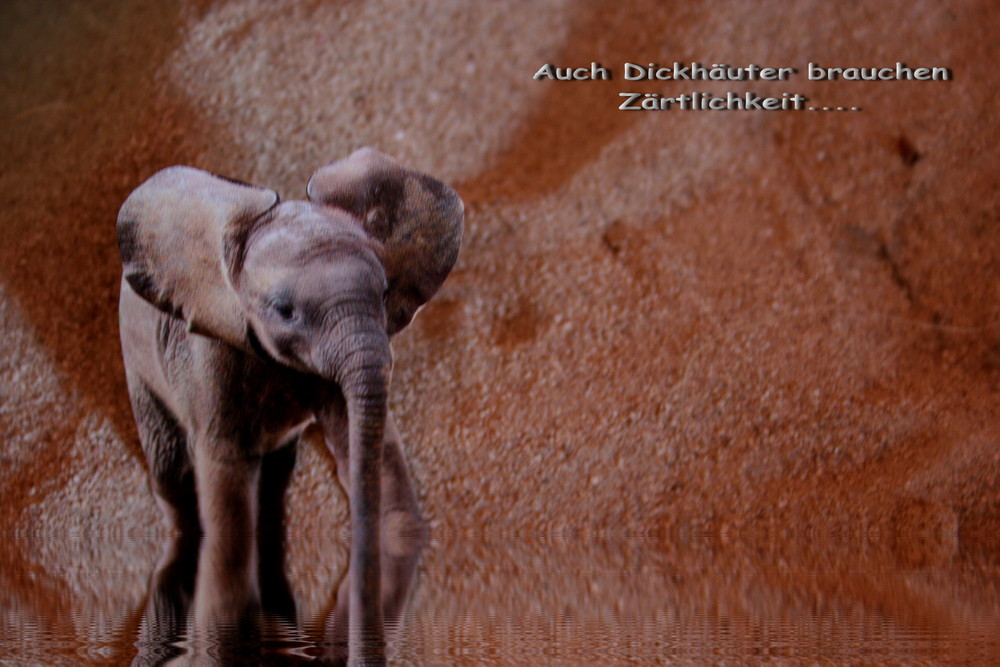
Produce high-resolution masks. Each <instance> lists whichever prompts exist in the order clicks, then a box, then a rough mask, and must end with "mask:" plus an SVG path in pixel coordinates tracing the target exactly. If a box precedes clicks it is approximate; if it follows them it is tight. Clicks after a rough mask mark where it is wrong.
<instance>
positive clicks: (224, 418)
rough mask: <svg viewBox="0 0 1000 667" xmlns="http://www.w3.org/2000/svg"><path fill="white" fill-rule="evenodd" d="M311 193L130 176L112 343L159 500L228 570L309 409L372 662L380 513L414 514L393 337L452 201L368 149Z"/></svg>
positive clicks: (453, 250) (436, 265) (385, 517)
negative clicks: (340, 507)
mask: <svg viewBox="0 0 1000 667" xmlns="http://www.w3.org/2000/svg"><path fill="white" fill-rule="evenodd" d="M307 194H308V197H309V201H288V202H281V203H279V198H278V195H277V194H276V193H275V192H272V191H271V190H266V189H264V188H260V187H255V186H251V185H247V184H244V183H239V182H236V181H232V180H228V179H225V178H220V177H218V176H213V175H211V174H208V173H206V172H203V171H199V170H197V169H192V168H190V167H170V168H167V169H164V170H163V171H160V172H158V173H157V174H155V175H153V176H152V177H151V178H150V179H149V180H147V181H146V182H145V183H143V184H142V185H141V186H139V188H138V189H136V190H135V191H134V192H133V193H132V194H131V195H130V196H129V197H128V199H127V200H126V201H125V203H124V205H123V206H122V209H121V212H120V213H119V215H118V243H119V247H120V250H121V255H122V262H123V265H124V275H123V280H122V285H121V301H120V321H121V338H122V349H123V353H124V358H125V369H126V375H127V380H128V389H129V395H130V397H131V401H132V408H133V412H134V414H135V419H136V423H137V425H138V429H139V437H140V440H141V442H142V447H143V450H144V451H145V454H146V457H147V461H148V466H149V472H150V476H151V486H152V489H153V492H154V494H155V496H156V498H157V501H158V502H159V504H160V505H161V507H162V508H163V510H164V512H165V514H166V516H167V518H168V521H169V522H171V523H172V525H173V526H174V527H176V528H177V529H179V530H181V531H184V532H188V533H190V532H192V531H197V530H201V531H202V532H203V533H204V538H203V544H202V559H204V558H206V557H208V556H206V555H205V554H206V553H211V554H212V555H211V558H212V559H223V560H224V561H225V562H227V563H229V564H230V566H231V568H232V569H233V570H234V571H238V570H240V569H241V568H244V569H247V568H252V566H253V562H252V561H253V559H254V558H255V556H254V554H253V550H252V549H248V548H247V546H246V545H247V542H246V540H245V539H244V538H245V537H246V536H253V535H255V534H256V532H257V524H258V517H259V516H260V513H261V512H265V511H267V509H268V508H267V507H262V506H259V505H260V504H261V499H262V498H264V496H263V495H262V494H261V491H260V487H261V478H262V476H265V477H266V476H267V474H268V470H269V468H273V467H280V466H269V458H270V459H273V458H274V457H275V456H278V457H280V456H282V455H281V451H282V450H283V449H285V450H286V451H287V449H286V448H288V447H292V446H294V445H295V444H296V443H297V441H298V439H299V436H300V434H301V433H302V431H303V430H304V429H305V428H306V426H307V425H309V424H310V423H312V422H314V421H315V422H318V424H319V426H320V428H321V429H322V432H323V434H324V438H325V441H326V444H327V446H328V447H329V448H330V451H331V452H332V453H333V456H334V458H335V460H336V462H337V473H338V477H339V479H340V483H341V484H342V486H343V487H344V489H345V491H346V492H347V494H348V497H349V500H350V508H351V527H352V537H351V577H352V579H351V596H350V597H351V605H350V607H351V614H350V619H351V628H352V630H351V636H352V645H353V644H354V643H355V640H356V641H357V642H358V643H359V646H360V648H361V655H362V656H363V657H362V659H364V660H367V659H368V658H372V659H373V660H374V661H376V662H377V661H378V660H379V657H378V654H379V651H380V648H379V647H380V646H381V641H382V640H381V611H380V609H379V597H380V596H379V592H378V591H379V572H380V571H379V565H378V563H379V550H380V525H381V523H382V521H385V522H388V523H392V524H393V525H398V522H397V520H396V519H397V518H399V519H401V520H402V522H403V524H404V525H405V524H407V523H409V524H410V525H413V523H414V522H417V523H418V522H419V512H418V510H417V506H416V499H415V496H414V494H413V490H412V486H411V483H410V478H409V474H408V472H407V468H406V463H405V461H404V460H403V456H402V452H401V449H400V443H399V435H398V433H397V432H396V428H395V426H394V425H393V422H392V418H391V416H390V415H389V413H388V409H387V406H386V403H387V395H388V389H389V379H390V374H391V370H392V352H391V349H390V347H389V338H390V337H391V336H392V335H393V334H395V333H396V332H398V331H399V330H401V329H402V328H404V327H405V326H406V325H407V324H409V322H410V320H411V319H412V318H413V316H414V314H415V313H416V311H417V309H418V308H419V307H420V306H421V305H423V304H424V303H425V302H426V301H427V300H428V299H430V298H431V297H432V296H433V295H434V293H435V292H436V291H437V289H438V288H439V287H440V285H441V283H442V282H443V281H444V279H445V278H446V277H447V275H448V273H449V272H450V271H451V269H452V267H453V266H454V264H455V261H456V259H457V257H458V251H459V246H460V243H461V237H462V227H463V218H464V207H463V204H462V201H461V199H460V198H459V196H458V194H457V193H456V192H455V191H454V190H452V189H451V188H450V187H448V186H446V185H444V184H443V183H441V182H440V181H438V180H435V179H433V178H431V177H430V176H427V175H424V174H421V173H418V172H415V171H412V170H410V169H407V168H405V167H403V166H402V165H400V164H399V163H398V162H396V161H395V160H393V159H392V158H390V157H388V156H386V155H384V154H382V153H380V152H378V151H376V150H373V149H370V148H363V149H360V150H358V151H355V152H354V153H352V154H351V155H350V156H349V157H347V158H345V159H342V160H340V161H338V162H334V163H333V164H330V165H327V166H325V167H323V168H321V169H319V170H318V171H317V172H316V173H315V174H313V177H312V178H311V179H310V181H309V185H308V188H307ZM394 515H395V516H394ZM238 536H242V537H238ZM196 597H197V595H196ZM206 604H208V605H209V606H210V603H206ZM197 605H198V600H197V599H196V607H197ZM206 613H209V612H206ZM366 647H367V648H366ZM364 656H367V657H364Z"/></svg>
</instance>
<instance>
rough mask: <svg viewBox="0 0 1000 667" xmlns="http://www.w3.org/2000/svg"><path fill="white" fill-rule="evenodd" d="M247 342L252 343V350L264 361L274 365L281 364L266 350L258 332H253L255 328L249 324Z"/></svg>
mask: <svg viewBox="0 0 1000 667" xmlns="http://www.w3.org/2000/svg"><path fill="white" fill-rule="evenodd" d="M247 341H249V343H250V350H251V351H252V352H253V353H254V354H255V355H257V356H258V357H260V358H261V359H262V360H263V361H270V362H273V363H276V364H277V363H280V362H279V361H278V360H277V359H275V358H274V357H273V356H272V355H271V353H270V352H268V351H267V350H266V349H265V348H264V344H263V343H261V342H260V338H258V337H257V332H256V331H254V330H253V327H252V326H250V325H249V324H247Z"/></svg>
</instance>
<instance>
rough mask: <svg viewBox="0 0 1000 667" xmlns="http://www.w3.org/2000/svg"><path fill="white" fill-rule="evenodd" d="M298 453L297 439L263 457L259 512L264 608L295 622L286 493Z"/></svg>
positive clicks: (261, 588)
mask: <svg viewBox="0 0 1000 667" xmlns="http://www.w3.org/2000/svg"><path fill="white" fill-rule="evenodd" d="M297 453H298V438H297V437H296V438H295V440H294V441H293V442H291V443H288V444H285V445H282V446H281V447H279V448H278V449H277V450H275V451H273V452H270V453H269V454H265V455H264V460H263V462H262V464H261V470H260V487H259V494H258V498H259V500H258V505H257V506H258V510H257V517H258V518H257V553H258V557H259V564H260V565H259V568H260V572H259V575H258V586H259V587H260V597H261V605H262V606H263V608H264V609H265V610H266V611H267V612H269V613H271V614H274V615H276V616H278V617H280V618H283V619H285V620H286V621H289V622H292V623H294V622H295V620H296V612H295V598H294V597H293V596H292V592H291V588H290V586H289V584H288V579H287V577H286V576H285V492H286V490H287V488H288V482H289V480H290V479H291V476H292V472H293V470H294V469H295V459H296V456H297Z"/></svg>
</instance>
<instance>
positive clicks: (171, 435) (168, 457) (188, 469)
mask: <svg viewBox="0 0 1000 667" xmlns="http://www.w3.org/2000/svg"><path fill="white" fill-rule="evenodd" d="M128 380H129V382H128V386H129V398H130V399H131V401H132V412H133V414H134V415H135V422H136V426H137V427H138V430H139V441H140V443H141V444H142V450H143V452H144V453H145V455H146V465H147V467H148V469H149V479H150V487H151V489H152V491H153V495H154V496H155V497H156V501H157V503H158V504H159V505H160V508H161V509H162V510H163V512H164V514H165V517H166V520H167V523H168V525H169V526H170V527H171V528H173V529H176V530H179V531H180V532H182V533H194V534H197V533H198V532H199V531H200V523H199V520H198V496H197V493H196V490H195V482H194V469H193V467H192V465H191V458H190V456H189V455H188V451H187V437H186V436H185V434H184V429H183V428H182V427H181V425H180V424H179V423H178V422H177V419H176V418H175V417H174V416H173V415H172V414H171V413H170V411H169V410H168V409H167V407H166V406H165V405H164V404H163V401H161V400H160V398H159V397H158V396H157V395H156V394H154V393H153V392H152V391H151V390H150V389H149V387H147V386H146V384H145V383H144V382H142V381H141V380H137V379H134V378H131V377H130V378H128Z"/></svg>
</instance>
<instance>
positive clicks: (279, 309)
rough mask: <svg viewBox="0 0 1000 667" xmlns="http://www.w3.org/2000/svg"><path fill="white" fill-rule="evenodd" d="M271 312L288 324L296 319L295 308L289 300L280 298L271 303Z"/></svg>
mask: <svg viewBox="0 0 1000 667" xmlns="http://www.w3.org/2000/svg"><path fill="white" fill-rule="evenodd" d="M271 310H273V311H274V312H275V313H276V314H277V315H278V317H280V318H281V319H283V320H284V321H286V322H290V321H292V320H294V319H295V306H294V304H292V302H291V301H290V300H288V299H284V298H278V299H275V300H274V301H272V302H271Z"/></svg>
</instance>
